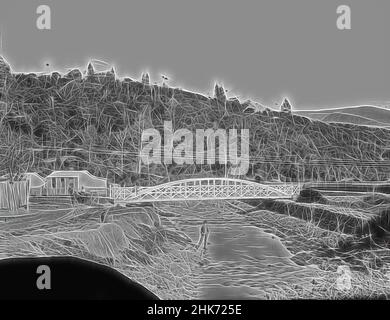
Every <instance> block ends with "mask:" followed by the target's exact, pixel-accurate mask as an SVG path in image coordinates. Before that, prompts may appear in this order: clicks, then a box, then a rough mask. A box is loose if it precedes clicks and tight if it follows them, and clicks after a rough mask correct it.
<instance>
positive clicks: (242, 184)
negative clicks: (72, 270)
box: [110, 178, 300, 203]
mask: <svg viewBox="0 0 390 320" xmlns="http://www.w3.org/2000/svg"><path fill="white" fill-rule="evenodd" d="M299 191H300V186H299V185H298V184H261V183H256V182H252V181H248V180H239V179H225V178H202V179H188V180H177V181H172V182H168V183H164V184H160V185H157V186H152V187H112V188H111V190H110V195H111V197H112V198H113V199H114V201H115V203H135V202H163V201H191V200H194V201H201V200H229V199H230V200H239V199H272V198H279V199H282V198H284V199H291V198H292V197H293V196H294V195H295V194H297V193H299Z"/></svg>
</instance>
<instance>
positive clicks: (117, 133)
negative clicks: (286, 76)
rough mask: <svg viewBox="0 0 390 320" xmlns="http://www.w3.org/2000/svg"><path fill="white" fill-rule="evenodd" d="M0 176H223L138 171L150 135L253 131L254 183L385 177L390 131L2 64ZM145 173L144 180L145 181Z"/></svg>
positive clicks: (200, 170) (166, 169)
mask: <svg viewBox="0 0 390 320" xmlns="http://www.w3.org/2000/svg"><path fill="white" fill-rule="evenodd" d="M0 86H1V87H0V91H1V95H0V122H1V127H0V148H1V155H0V174H5V173H10V171H11V173H15V172H18V171H22V172H25V171H38V172H41V173H42V174H47V173H49V172H50V171H51V170H54V169H55V170H60V169H75V170H79V169H80V170H81V169H87V170H89V171H90V172H91V173H93V174H96V175H99V176H105V177H106V176H107V177H109V178H110V179H112V180H115V182H118V183H133V182H136V181H137V182H139V183H150V182H151V180H153V182H156V180H161V179H166V177H167V175H170V177H171V178H174V177H185V176H186V175H199V176H202V175H209V174H210V172H212V174H214V175H221V174H223V172H224V169H223V167H222V166H219V165H213V166H208V165H202V166H201V165H195V164H194V165H183V166H179V165H175V164H174V165H167V166H157V165H154V166H150V167H146V166H143V165H141V166H140V164H139V162H138V154H139V147H140V136H141V132H142V130H143V129H146V128H150V127H154V128H156V129H159V130H161V132H162V125H163V121H164V120H171V121H172V123H173V129H174V130H177V129H179V128H187V129H189V130H193V131H195V129H208V128H214V129H216V128H222V129H232V128H236V129H240V128H246V129H249V130H250V131H249V132H250V161H251V166H250V170H249V172H248V174H247V177H248V178H255V177H256V178H257V179H259V180H275V179H276V180H281V181H295V180H297V179H298V178H299V179H321V180H323V179H326V180H331V181H334V180H341V179H345V178H355V179H366V180H378V179H381V180H383V179H388V178H389V177H390V175H389V173H390V166H389V163H390V131H389V130H386V129H383V128H372V127H365V126H356V125H348V124H327V123H324V122H320V121H314V120H310V119H309V118H305V117H302V116H297V115H293V114H291V113H286V112H283V113H281V112H277V111H272V110H269V109H264V110H261V111H259V110H257V112H254V111H253V109H251V108H248V105H249V102H240V101H239V100H237V99H235V98H233V99H228V98H226V96H225V91H224V89H223V88H221V87H216V90H215V91H216V95H215V96H214V97H212V98H211V97H205V96H202V95H200V94H195V93H192V92H188V91H184V90H181V89H177V88H171V87H168V86H167V85H156V84H150V83H149V78H148V76H147V75H144V76H143V79H142V81H136V80H133V79H130V78H124V79H118V78H117V77H116V74H115V71H114V70H110V71H107V72H103V73H102V72H96V71H95V70H94V66H93V65H92V64H89V65H88V67H87V68H86V70H85V71H81V70H78V69H75V70H71V71H69V72H68V73H66V74H60V73H57V72H54V73H51V74H33V73H30V74H22V73H13V72H12V69H11V68H10V67H9V65H8V64H7V62H6V61H5V60H4V59H0ZM139 172H141V174H139Z"/></svg>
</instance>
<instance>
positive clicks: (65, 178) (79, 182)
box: [45, 170, 107, 196]
mask: <svg viewBox="0 0 390 320" xmlns="http://www.w3.org/2000/svg"><path fill="white" fill-rule="evenodd" d="M45 189H46V193H47V195H48V196H53V195H60V196H62V195H64V196H65V195H70V192H71V191H75V192H80V191H85V192H89V193H92V194H96V195H101V196H106V195H107V179H105V178H100V177H96V176H94V175H93V174H91V173H90V172H89V171H87V170H81V171H54V172H52V173H51V174H49V175H48V176H47V177H46V186H45Z"/></svg>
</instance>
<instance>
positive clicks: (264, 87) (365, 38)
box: [0, 0, 390, 109]
mask: <svg viewBox="0 0 390 320" xmlns="http://www.w3.org/2000/svg"><path fill="white" fill-rule="evenodd" d="M40 4H47V5H49V6H50V7H51V10H52V30H50V31H48V30H46V31H41V30H38V29H37V28H36V26H35V23H36V18H37V14H36V13H35V12H36V8H37V6H38V5H40ZM341 4H347V5H350V6H351V9H352V30H349V31H340V30H338V29H337V28H336V19H337V14H336V8H337V7H338V5H341ZM389 13H390V1H389V0H338V1H336V0H321V1H320V0H264V1H260V0H240V1H237V0H193V1H188V0H155V1H152V0H131V1H127V0H110V1H107V0H105V1H102V0H66V1H63V0H39V1H37V0H1V3H0V27H1V30H2V35H3V54H4V55H5V57H6V58H7V59H8V61H9V62H10V63H11V64H12V66H13V68H14V70H15V71H38V70H39V71H42V70H45V64H46V63H47V62H49V63H50V64H51V66H52V67H53V66H55V69H59V70H63V68H68V67H74V66H85V65H86V63H87V61H88V60H89V58H91V57H93V58H98V59H103V60H105V61H107V62H110V63H112V64H113V65H115V67H116V69H117V71H118V73H119V75H122V76H124V75H129V76H130V77H132V78H137V77H139V76H140V73H141V71H142V70H149V71H150V73H151V75H152V81H153V80H154V81H160V77H159V75H160V73H163V74H166V75H168V76H170V78H171V82H170V83H171V84H172V85H174V86H180V87H183V88H186V89H190V90H194V91H198V92H202V93H205V94H207V93H208V92H212V87H213V83H214V81H215V80H219V81H221V82H222V83H224V84H225V87H227V89H229V90H230V91H231V92H233V93H235V94H238V95H240V96H241V97H242V98H253V99H255V100H259V101H261V102H264V103H265V104H267V105H269V106H271V107H272V106H273V104H274V102H275V101H280V100H281V98H282V97H283V96H284V95H287V96H289V97H291V100H292V102H293V104H294V106H295V107H296V108H299V109H308V108H309V109H315V108H320V107H332V106H347V105H358V104H363V103H373V102H375V101H378V102H379V103H384V102H388V101H390V90H389V89H390V81H389V77H390V63H389V60H390V36H389V34H390V32H389V31H390V19H388V14H389ZM389 104H390V103H389Z"/></svg>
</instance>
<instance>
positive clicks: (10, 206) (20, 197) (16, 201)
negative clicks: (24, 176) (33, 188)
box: [0, 180, 30, 211]
mask: <svg viewBox="0 0 390 320" xmlns="http://www.w3.org/2000/svg"><path fill="white" fill-rule="evenodd" d="M29 193H30V182H29V181H28V180H26V181H16V182H13V183H10V182H9V181H4V182H0V209H2V210H10V211H16V210H17V209H19V208H22V207H26V208H27V209H28V206H29Z"/></svg>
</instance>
